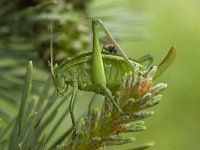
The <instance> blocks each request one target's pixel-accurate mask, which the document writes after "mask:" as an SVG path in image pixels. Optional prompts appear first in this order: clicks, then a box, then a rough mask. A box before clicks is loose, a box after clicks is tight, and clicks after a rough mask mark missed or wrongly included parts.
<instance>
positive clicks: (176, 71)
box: [1, 0, 200, 150]
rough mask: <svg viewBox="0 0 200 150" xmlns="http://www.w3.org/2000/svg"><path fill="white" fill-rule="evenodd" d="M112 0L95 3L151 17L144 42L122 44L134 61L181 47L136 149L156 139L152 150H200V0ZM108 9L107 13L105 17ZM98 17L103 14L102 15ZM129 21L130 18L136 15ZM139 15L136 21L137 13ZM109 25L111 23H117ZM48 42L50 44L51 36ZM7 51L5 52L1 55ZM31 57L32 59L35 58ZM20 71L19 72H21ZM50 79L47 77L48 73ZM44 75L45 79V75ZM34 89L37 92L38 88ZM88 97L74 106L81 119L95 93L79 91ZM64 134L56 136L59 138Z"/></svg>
mask: <svg viewBox="0 0 200 150" xmlns="http://www.w3.org/2000/svg"><path fill="white" fill-rule="evenodd" d="M109 1H111V2H110V3H109V2H107V0H102V1H97V0H95V4H98V3H103V2H107V4H108V6H106V8H105V9H104V10H106V11H107V13H109V8H112V10H111V11H110V12H112V13H113V10H115V6H116V5H117V3H118V2H120V5H118V7H119V6H120V7H123V9H127V10H126V11H128V12H134V13H136V14H137V13H138V14H143V16H144V18H148V19H147V20H145V22H142V24H141V25H140V24H139V26H140V27H141V28H140V29H139V30H142V31H144V33H145V34H144V37H145V39H144V40H133V41H131V40H128V41H126V42H124V41H125V40H123V41H122V42H120V45H121V47H122V48H123V49H125V51H126V54H127V55H128V56H129V57H131V58H139V57H141V56H143V55H145V54H147V53H151V54H152V55H153V56H154V64H155V65H156V64H158V63H159V62H160V61H161V60H162V59H163V58H164V56H165V55H166V53H167V52H168V50H169V48H170V47H171V45H176V47H177V49H178V53H177V58H176V60H175V62H174V63H173V64H172V66H171V67H170V68H169V69H168V70H167V71H166V72H165V73H164V74H163V75H162V76H161V77H159V78H158V79H157V80H156V81H155V82H156V83H159V82H165V83H167V84H168V88H167V89H166V90H165V91H164V92H163V96H164V97H163V100H162V102H161V103H160V104H159V105H158V106H156V107H153V108H152V110H153V111H155V115H154V116H153V117H151V118H149V119H147V120H145V122H146V125H147V131H143V132H138V133H134V137H136V142H135V143H132V145H134V144H141V143H143V142H148V141H151V140H153V141H156V145H155V146H154V147H153V148H151V150H189V149H191V150H198V149H200V144H199V140H200V127H199V126H200V125H199V124H200V110H199V106H200V102H199V101H198V100H199V98H198V95H199V94H198V91H199V88H198V87H199V86H198V84H199V83H200V80H199V79H198V76H199V73H200V69H199V65H200V59H199V58H200V51H199V50H198V47H199V46H198V45H199V37H200V20H199V18H200V9H199V6H200V1H197V0H190V1H189V0H188V1H187V0H176V1H173V0H168V1H166V0H159V1H156V0H134V1H133V0H124V1H123V2H122V1H114V0H109ZM113 2H115V3H113ZM93 4H94V3H92V5H93ZM122 4H123V5H122ZM120 10H121V9H120V8H119V9H116V10H115V12H117V13H118V14H120V13H121V12H120ZM92 11H93V12H94V13H95V11H97V10H95V9H94V10H92ZM102 11H103V10H102ZM106 11H105V12H104V13H106ZM93 12H92V13H93ZM98 13H101V12H100V11H99V12H98ZM98 13H97V12H96V14H95V15H98ZM122 13H123V12H122ZM107 15H110V14H107ZM111 16H112V14H111ZM129 17H131V15H130V16H129ZM133 17H134V16H133ZM135 17H137V15H136V16H135ZM105 18H106V17H105ZM120 19H122V18H119V20H120ZM131 19H132V18H130V20H131ZM138 19H141V18H138ZM108 20H109V18H108ZM136 20H137V19H136ZM110 22H112V20H111V21H110ZM127 22H128V21H126V23H127ZM130 22H131V21H130ZM139 22H140V21H139ZM140 23H141V22H140ZM107 24H108V23H106V25H107ZM124 24H125V23H124ZM136 24H137V22H136ZM121 25H122V26H121V27H122V29H121V31H120V30H119V31H117V30H114V31H112V33H114V35H117V36H118V37H119V38H120V37H121V32H123V30H124V29H123V23H122V24H121ZM25 26H27V24H25ZM45 26H46V24H45ZM134 29H135V26H133V29H128V30H130V31H129V34H133V35H134V34H135V32H134ZM67 31H68V30H67ZM48 36H49V34H48ZM36 41H37V40H36ZM47 41H49V39H48V38H47ZM47 47H49V45H47ZM25 48H26V47H25ZM3 53H4V52H3V51H2V54H3ZM31 57H33V56H32V55H31ZM25 59H30V58H25ZM32 59H33V64H34V65H35V64H36V63H37V61H34V57H33V58H32ZM47 59H48V58H47ZM20 61H21V60H20ZM25 62H26V61H25ZM46 62H47V61H46ZM24 66H25V65H23V69H25V67H24ZM35 66H36V65H35ZM35 68H36V67H35ZM17 69H18V70H19V68H17ZM35 70H36V69H35ZM35 70H34V73H35V72H36V73H35V74H37V70H36V71H35ZM14 72H15V70H14ZM39 72H41V70H39ZM5 73H6V72H5ZM23 74H24V72H23ZM44 74H45V73H44ZM45 75H46V76H48V75H47V74H45ZM34 76H36V75H34ZM46 76H44V77H46ZM39 77H40V80H41V75H40V74H39ZM1 84H2V83H1ZM35 85H37V84H35ZM35 87H36V88H37V86H35ZM18 88H19V87H18ZM20 88H21V87H20ZM20 88H19V89H20ZM12 94H13V93H12ZM14 94H15V93H14ZM20 94H21V91H20ZM83 95H84V96H85V97H84V99H85V100H84V101H83V100H82V99H83V98H80V100H79V101H78V104H77V105H76V108H75V113H76V116H78V114H81V113H82V112H83V110H82V108H83V107H82V106H83V105H85V106H87V104H88V103H89V100H90V98H89V96H90V94H86V93H85V92H80V93H79V96H83ZM87 96H88V97H87ZM87 99H88V100H87ZM1 106H3V102H1ZM3 108H7V107H3ZM66 108H67V106H65V105H64V106H63V108H62V109H61V111H64V110H65V109H66ZM80 108H81V110H80ZM8 110H9V109H8ZM10 112H11V113H13V112H15V109H13V108H12V109H10V110H9V113H10ZM13 114H14V113H13ZM70 125H71V124H69V123H68V124H66V123H65V122H64V123H63V125H62V127H60V128H59V130H60V133H62V132H63V130H65V129H66V128H67V127H68V126H70ZM60 133H56V134H57V135H59V134H60ZM116 149H121V147H120V146H117V147H116Z"/></svg>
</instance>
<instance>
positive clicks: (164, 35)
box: [122, 0, 200, 150]
mask: <svg viewBox="0 0 200 150" xmlns="http://www.w3.org/2000/svg"><path fill="white" fill-rule="evenodd" d="M126 5H127V7H128V8H129V9H130V10H133V11H137V12H141V13H144V12H145V13H149V15H150V16H151V19H150V20H149V21H147V22H146V24H145V25H146V26H145V27H146V30H147V32H148V33H149V38H148V39H147V40H145V41H138V42H127V43H122V47H123V48H125V49H127V53H128V55H129V56H132V57H133V58H135V57H137V58H138V57H139V56H142V55H144V54H146V53H152V54H153V56H154V58H155V61H154V62H155V63H159V61H160V60H161V59H162V58H163V57H164V56H165V54H166V53H167V51H168V49H169V48H170V46H171V45H176V46H177V49H178V52H177V58H176V60H175V62H174V63H173V64H172V66H171V67H170V68H169V69H168V70H167V71H166V72H165V73H164V74H163V75H162V76H161V77H159V78H158V79H157V80H156V82H166V83H168V88H167V89H166V90H165V91H164V92H163V95H164V97H163V100H162V102H161V103H160V104H159V105H158V106H156V107H155V108H153V110H154V111H155V112H156V113H155V115H154V116H153V117H152V118H150V119H149V120H148V121H146V125H147V127H148V129H147V131H145V132H140V133H137V134H138V135H137V136H136V143H141V141H148V140H150V139H152V140H155V141H156V143H157V144H156V145H155V147H153V148H151V149H153V150H189V149H192V150H197V149H200V144H199V140H200V125H199V124H200V109H199V107H200V98H199V92H200V88H199V83H200V80H199V74H200V66H199V65H200V51H199V43H200V42H199V39H200V9H199V6H200V1H197V0H190V1H188V0H176V1H174V0H168V1H166V0H159V1H156V0H140V1H127V3H126Z"/></svg>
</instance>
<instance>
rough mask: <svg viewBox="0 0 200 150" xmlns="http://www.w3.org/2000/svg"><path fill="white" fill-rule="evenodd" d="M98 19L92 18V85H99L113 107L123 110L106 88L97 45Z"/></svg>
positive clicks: (120, 111) (119, 110) (99, 50)
mask: <svg viewBox="0 0 200 150" xmlns="http://www.w3.org/2000/svg"><path fill="white" fill-rule="evenodd" d="M97 24H98V20H97V19H93V20H92V32H93V56H92V74H93V82H94V85H96V86H100V87H101V89H102V90H103V91H104V93H105V94H106V95H107V96H108V97H109V98H110V99H111V101H112V103H113V105H114V107H115V108H116V109H117V111H118V112H119V113H122V112H123V111H122V110H121V108H120V107H119V105H118V104H117V103H116V102H115V100H114V99H113V97H112V93H111V92H110V90H109V89H107V88H106V76H105V71H104V66H103V60H102V55H101V49H100V45H99V38H98V26H97Z"/></svg>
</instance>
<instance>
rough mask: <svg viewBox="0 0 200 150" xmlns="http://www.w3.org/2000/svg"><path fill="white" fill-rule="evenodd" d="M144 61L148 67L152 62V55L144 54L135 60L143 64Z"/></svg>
mask: <svg viewBox="0 0 200 150" xmlns="http://www.w3.org/2000/svg"><path fill="white" fill-rule="evenodd" d="M146 61H147V62H148V64H147V66H146V67H147V68H148V67H149V66H150V65H151V63H152V62H153V57H152V55H151V54H147V55H144V56H142V57H141V58H139V59H138V60H137V62H138V63H140V64H143V63H144V62H146Z"/></svg>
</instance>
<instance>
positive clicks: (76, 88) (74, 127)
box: [69, 82, 78, 136]
mask: <svg viewBox="0 0 200 150" xmlns="http://www.w3.org/2000/svg"><path fill="white" fill-rule="evenodd" d="M77 91H78V84H77V82H74V83H73V92H72V96H71V100H70V103H69V113H70V116H71V120H72V126H73V136H75V135H76V123H75V117H74V100H75V98H76V94H77Z"/></svg>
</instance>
